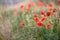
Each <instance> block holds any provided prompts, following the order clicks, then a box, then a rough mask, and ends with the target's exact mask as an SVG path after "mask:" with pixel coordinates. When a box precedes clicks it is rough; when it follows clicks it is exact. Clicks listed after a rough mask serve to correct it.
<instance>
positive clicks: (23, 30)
mask: <svg viewBox="0 0 60 40" xmlns="http://www.w3.org/2000/svg"><path fill="white" fill-rule="evenodd" d="M3 10H4V9H3V8H2V10H0V40H60V18H59V17H60V16H59V13H60V7H58V6H56V5H55V4H54V3H50V4H47V5H45V4H43V3H42V2H37V3H34V2H32V3H28V4H27V5H24V4H21V5H20V6H18V9H14V10H9V11H8V10H5V11H3Z"/></svg>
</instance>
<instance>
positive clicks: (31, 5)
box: [27, 3, 35, 8]
mask: <svg viewBox="0 0 60 40" xmlns="http://www.w3.org/2000/svg"><path fill="white" fill-rule="evenodd" d="M27 7H29V8H30V7H33V8H34V7H35V4H34V3H29V4H28V5H27Z"/></svg>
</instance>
